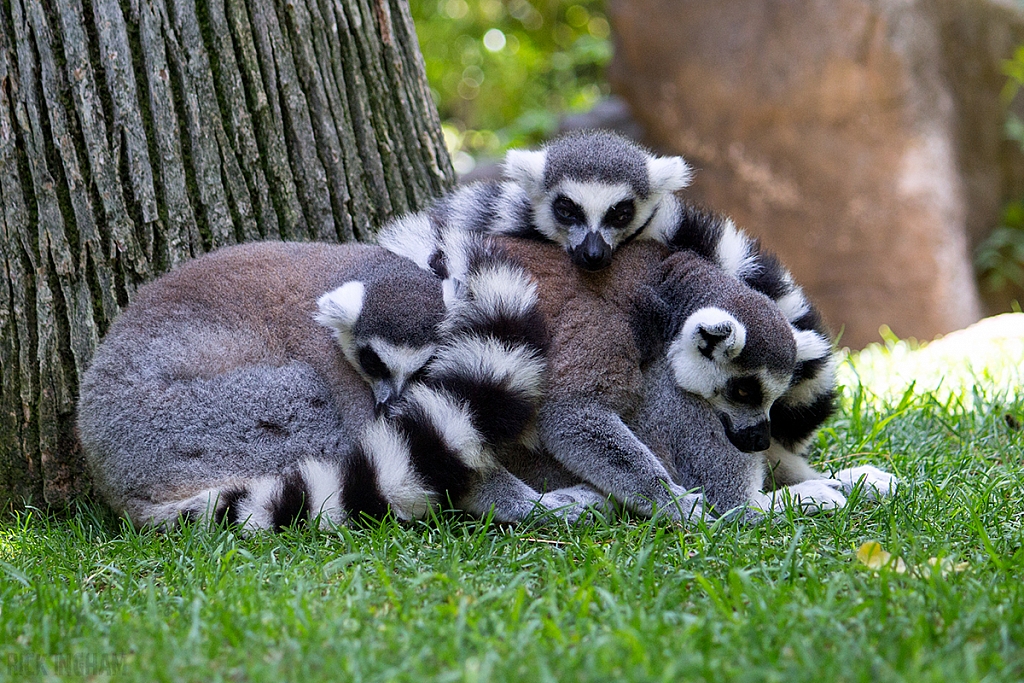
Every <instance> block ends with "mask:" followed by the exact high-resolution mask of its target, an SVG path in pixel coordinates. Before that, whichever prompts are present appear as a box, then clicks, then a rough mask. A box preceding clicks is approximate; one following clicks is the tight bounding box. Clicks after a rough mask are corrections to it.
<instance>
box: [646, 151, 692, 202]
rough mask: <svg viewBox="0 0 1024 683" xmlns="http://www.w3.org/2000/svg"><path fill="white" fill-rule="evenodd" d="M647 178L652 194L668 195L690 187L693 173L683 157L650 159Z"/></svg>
mask: <svg viewBox="0 0 1024 683" xmlns="http://www.w3.org/2000/svg"><path fill="white" fill-rule="evenodd" d="M647 176H648V178H649V179H650V183H651V193H652V194H668V193H669V192H675V191H676V190H681V189H683V188H684V187H686V186H687V185H689V184H690V180H691V179H692V178H693V171H692V170H691V169H690V165H689V164H687V163H686V162H685V161H684V160H683V158H682V157H648V158H647Z"/></svg>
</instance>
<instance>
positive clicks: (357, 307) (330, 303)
mask: <svg viewBox="0 0 1024 683" xmlns="http://www.w3.org/2000/svg"><path fill="white" fill-rule="evenodd" d="M365 293H366V288H365V287H364V286H363V283H362V282H359V281H358V280H353V281H352V282H346V283H345V284H343V285H342V286H341V287H338V288H337V289H335V290H333V291H330V292H327V293H326V294H324V295H323V296H322V297H320V298H319V299H317V302H316V305H317V308H319V309H320V313H319V314H317V316H316V321H317V322H318V323H320V324H321V325H323V326H324V327H330V328H331V329H333V330H334V331H335V333H336V334H337V335H339V337H338V338H339V339H341V335H347V334H350V333H351V331H352V327H353V326H354V325H355V324H356V321H357V320H359V313H360V312H362V310H363V297H364V295H365Z"/></svg>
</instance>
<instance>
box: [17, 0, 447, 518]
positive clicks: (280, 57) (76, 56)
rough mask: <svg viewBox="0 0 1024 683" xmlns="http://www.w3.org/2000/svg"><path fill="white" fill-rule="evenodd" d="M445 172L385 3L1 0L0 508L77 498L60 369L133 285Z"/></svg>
mask: <svg viewBox="0 0 1024 683" xmlns="http://www.w3.org/2000/svg"><path fill="white" fill-rule="evenodd" d="M452 181H453V173H452V170H451V163H450V161H449V158H448V155H447V152H446V151H445V148H444V144H443V140H442V136H441V130H440V124H439V122H438V118H437V113H436V110H435V108H434V105H433V103H432V101H431V99H430V93H429V91H428V89H427V85H426V80H425V77H424V70H423V63H422V58H421V57H420V54H419V48H418V45H417V42H416V37H415V33H414V30H413V26H412V21H411V19H410V17H409V10H408V5H407V1H406V0H3V2H2V3H0V266H2V268H3V273H2V275H0V285H2V287H0V379H2V382H3V384H2V388H0V506H10V505H12V504H18V503H20V502H21V501H24V500H33V501H36V502H39V501H40V499H42V500H45V501H46V502H47V503H49V504H51V505H53V504H58V505H59V504H63V503H66V502H68V501H70V500H72V499H73V498H75V497H76V496H79V495H81V494H84V493H87V492H88V491H89V481H88V477H87V475H86V473H85V470H84V462H83V458H82V453H81V449H80V446H79V445H78V443H77V439H76V438H75V432H74V415H75V401H76V397H77V391H78V383H79V379H80V377H81V375H82V372H83V371H84V370H85V369H86V367H88V365H89V360H90V358H91V356H92V353H93V350H94V348H95V347H96V344H97V342H98V341H99V339H100V338H101V337H102V336H103V334H104V333H105V332H106V330H107V329H108V327H109V326H110V324H111V322H112V321H113V319H114V318H115V317H116V316H117V313H118V311H119V310H120V309H121V308H123V307H124V306H125V305H127V304H128V303H129V302H130V301H131V300H132V298H133V295H134V292H135V291H136V289H137V288H138V287H139V285H141V284H142V283H144V282H146V281H148V280H150V279H152V278H153V277H155V276H157V275H159V274H160V273H162V272H164V271H166V270H168V269H170V268H173V267H174V266H175V265H177V264H179V263H181V262H183V261H185V260H187V259H189V258H192V257H194V256H197V255H199V254H201V253H204V252H207V251H210V250H211V249H214V248H216V247H219V246H222V245H226V244H232V243H235V242H244V241H250V240H259V239H292V240H314V239H315V240H329V241H344V240H351V239H369V238H371V237H372V235H373V230H374V228H375V227H376V226H378V225H379V224H380V223H381V222H382V221H384V220H385V219H387V218H389V217H391V216H393V215H396V214H399V213H403V212H406V211H409V210H414V209H418V208H420V207H422V206H423V205H424V203H425V202H427V201H428V200H429V199H430V198H432V197H434V196H437V195H438V194H440V193H441V192H442V191H444V190H445V189H446V188H447V187H449V186H450V185H451V183H452Z"/></svg>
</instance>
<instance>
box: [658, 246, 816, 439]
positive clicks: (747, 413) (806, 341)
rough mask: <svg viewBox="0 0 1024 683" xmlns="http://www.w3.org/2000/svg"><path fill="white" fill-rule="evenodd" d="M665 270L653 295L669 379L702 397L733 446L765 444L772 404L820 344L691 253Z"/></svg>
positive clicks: (667, 263) (674, 259) (763, 299)
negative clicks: (661, 313)
mask: <svg viewBox="0 0 1024 683" xmlns="http://www.w3.org/2000/svg"><path fill="white" fill-rule="evenodd" d="M665 275H666V277H665V279H664V281H663V282H662V285H661V287H660V288H659V290H658V296H659V299H660V301H661V302H662V305H663V306H664V310H665V311H667V313H666V314H665V315H666V316H667V318H668V320H669V322H668V324H667V325H666V326H665V330H666V331H667V332H668V335H667V348H666V355H667V357H668V361H669V363H670V365H671V367H672V372H673V374H674V376H675V380H676V384H677V385H678V386H679V387H680V388H681V389H683V390H685V391H689V392H691V393H694V394H697V395H699V396H702V397H704V398H705V399H707V401H708V402H709V403H710V404H711V405H712V407H713V408H714V410H715V412H716V413H717V414H718V416H719V419H721V421H722V424H723V425H724V427H725V431H726V434H727V435H728V437H729V440H730V441H731V442H732V443H733V444H734V445H735V446H736V447H737V448H739V449H740V450H742V451H746V452H755V451H763V450H766V449H767V448H768V447H769V446H770V440H771V422H770V420H769V411H770V410H771V407H772V404H774V403H775V400H776V399H778V398H779V397H780V396H782V394H783V393H785V391H786V390H787V389H788V388H789V387H790V384H791V382H792V381H793V376H794V370H795V368H796V364H797V362H798V361H799V360H802V359H805V358H810V357H813V356H814V354H820V351H821V349H819V348H817V346H816V345H820V343H822V342H821V341H820V339H819V338H817V337H815V339H817V340H818V341H815V339H811V338H810V337H809V336H808V335H805V334H803V333H800V332H797V331H795V330H794V329H793V327H792V326H791V325H790V324H789V322H788V321H787V320H786V318H785V316H784V315H783V314H782V312H781V311H780V309H779V307H778V305H777V304H776V303H775V302H774V301H772V300H771V299H769V298H768V297H766V296H764V295H763V294H761V293H759V292H756V291H754V290H753V289H751V288H750V287H748V286H746V285H745V284H743V283H742V282H740V281H739V280H737V279H736V278H734V277H732V276H730V275H727V274H725V273H724V272H722V271H721V270H720V269H718V268H717V267H715V266H714V265H712V264H711V263H710V262H708V261H705V260H704V259H702V258H700V257H699V256H696V255H695V254H693V253H690V252H678V253H676V254H673V255H672V256H670V257H669V258H668V259H666V261H665ZM812 347H813V348H812Z"/></svg>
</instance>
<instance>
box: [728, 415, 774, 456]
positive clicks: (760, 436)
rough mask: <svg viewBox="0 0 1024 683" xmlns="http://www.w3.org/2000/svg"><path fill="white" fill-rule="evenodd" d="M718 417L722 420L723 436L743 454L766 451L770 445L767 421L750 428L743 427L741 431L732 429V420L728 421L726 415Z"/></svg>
mask: <svg viewBox="0 0 1024 683" xmlns="http://www.w3.org/2000/svg"><path fill="white" fill-rule="evenodd" d="M719 417H720V418H721V420H722V425H723V426H724V427H725V435H726V436H727V437H729V441H731V442H732V445H733V446H735V447H736V448H738V449H740V450H741V451H743V452H744V453H757V452H759V451H766V450H768V447H769V446H771V445H772V439H771V435H772V429H771V423H770V422H768V421H767V420H765V421H764V422H758V423H757V424H756V425H752V426H750V427H744V428H743V429H734V428H733V425H732V420H730V419H729V416H728V415H720V416H719Z"/></svg>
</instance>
